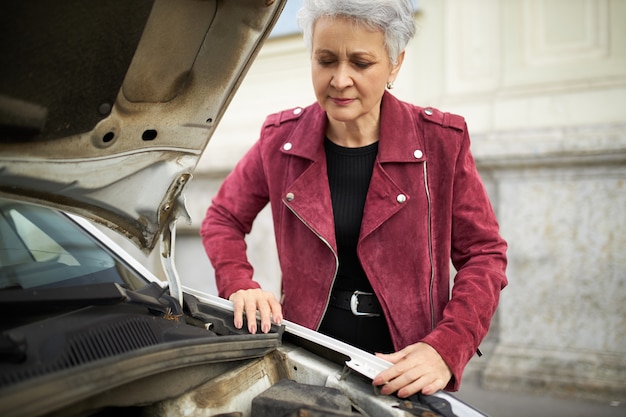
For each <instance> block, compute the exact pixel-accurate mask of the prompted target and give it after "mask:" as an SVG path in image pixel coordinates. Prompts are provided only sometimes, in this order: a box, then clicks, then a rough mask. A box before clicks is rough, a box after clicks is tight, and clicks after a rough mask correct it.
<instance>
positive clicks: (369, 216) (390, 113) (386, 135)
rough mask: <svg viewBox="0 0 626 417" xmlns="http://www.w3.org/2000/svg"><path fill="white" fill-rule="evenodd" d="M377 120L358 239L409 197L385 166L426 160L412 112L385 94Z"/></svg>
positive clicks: (381, 222) (381, 221)
mask: <svg viewBox="0 0 626 417" xmlns="http://www.w3.org/2000/svg"><path fill="white" fill-rule="evenodd" d="M380 117H381V123H380V125H381V130H380V137H379V145H378V158H377V163H376V164H375V165H374V170H373V172H372V179H371V181H370V188H369V190H368V193H367V199H366V201H365V210H364V212H363V221H362V222H361V235H360V238H359V240H363V239H364V238H365V237H367V236H368V235H369V234H371V233H372V232H373V231H374V230H376V229H377V228H378V227H379V226H380V225H382V224H383V223H385V222H386V221H387V220H388V219H389V218H390V217H391V216H393V215H394V214H395V213H397V212H398V211H399V210H402V208H403V207H405V206H406V205H407V202H408V200H409V199H410V198H411V195H410V194H409V192H408V191H407V190H405V189H403V188H401V187H400V186H399V185H398V184H399V183H402V182H403V181H394V179H393V178H392V177H391V176H390V175H389V173H388V172H387V171H386V170H385V165H386V164H405V163H409V164H414V163H423V162H424V160H425V159H426V156H425V153H424V146H423V143H424V141H423V138H422V136H421V134H420V132H419V129H418V126H417V121H416V119H415V115H414V113H413V112H411V111H410V109H408V108H407V107H405V106H402V105H401V104H400V102H399V101H398V100H397V99H396V98H395V97H393V96H392V95H391V94H389V93H388V92H385V95H384V96H383V101H382V106H381V116H380ZM403 172H404V173H406V172H407V171H403ZM398 180H401V179H398Z"/></svg>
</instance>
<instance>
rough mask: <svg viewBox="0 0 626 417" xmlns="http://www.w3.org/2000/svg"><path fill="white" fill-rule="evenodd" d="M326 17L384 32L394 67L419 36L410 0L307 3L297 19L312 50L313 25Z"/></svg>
mask: <svg viewBox="0 0 626 417" xmlns="http://www.w3.org/2000/svg"><path fill="white" fill-rule="evenodd" d="M323 16H329V17H346V18H349V19H352V20H353V21H354V22H355V23H356V24H360V25H364V26H365V27H367V28H370V29H374V30H380V31H382V32H383V34H384V35H385V47H386V48H387V53H388V54H389V59H390V60H391V62H392V63H393V64H396V63H397V58H398V55H399V54H400V52H402V51H403V50H404V48H405V47H406V45H407V43H408V42H409V40H411V38H412V37H413V36H414V35H415V21H414V20H413V6H412V4H411V1H410V0H304V3H303V4H302V8H301V9H300V10H299V11H298V17H297V18H298V25H299V26H300V29H301V30H302V35H303V37H304V42H305V43H306V45H307V47H308V48H309V51H311V50H312V49H313V25H315V22H316V21H317V19H319V18H320V17H323Z"/></svg>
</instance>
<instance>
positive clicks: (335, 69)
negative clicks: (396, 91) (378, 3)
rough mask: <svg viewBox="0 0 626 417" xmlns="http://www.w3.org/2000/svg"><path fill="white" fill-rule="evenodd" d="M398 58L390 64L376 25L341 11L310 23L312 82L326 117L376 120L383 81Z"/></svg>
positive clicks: (390, 77)
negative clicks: (362, 23) (359, 22)
mask: <svg viewBox="0 0 626 417" xmlns="http://www.w3.org/2000/svg"><path fill="white" fill-rule="evenodd" d="M402 58H403V54H401V55H400V56H399V57H398V64H397V65H395V66H394V65H393V64H392V63H391V61H390V60H389V55H388V53H387V50H386V48H385V44H384V35H383V33H382V32H381V31H371V30H368V29H366V28H364V27H361V26H359V25H355V24H354V23H353V22H352V21H351V20H348V19H346V18H341V17H337V18H331V17H322V18H320V19H318V20H317V22H316V23H315V26H314V27H313V49H312V63H311V68H312V78H313V88H314V90H315V96H316V97H317V101H318V102H319V104H320V105H321V106H322V108H323V109H324V110H325V111H326V113H327V115H328V117H329V119H330V121H331V123H332V122H333V121H338V122H343V123H361V122H362V121H370V122H372V121H373V122H377V121H378V117H379V114H380V101H381V99H382V96H383V93H384V91H385V88H386V85H387V83H388V82H392V81H393V80H395V78H396V75H397V72H398V70H399V69H400V65H401V63H402Z"/></svg>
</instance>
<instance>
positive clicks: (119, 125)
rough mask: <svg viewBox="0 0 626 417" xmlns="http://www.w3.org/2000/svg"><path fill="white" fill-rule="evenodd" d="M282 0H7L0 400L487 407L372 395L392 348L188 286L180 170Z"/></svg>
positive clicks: (152, 409) (75, 410) (23, 410)
mask: <svg viewBox="0 0 626 417" xmlns="http://www.w3.org/2000/svg"><path fill="white" fill-rule="evenodd" d="M284 4H285V0H280V1H272V0H230V1H218V0H213V1H211V0H206V1H200V0H179V1H173V0H155V1H148V0H141V1H139V0H136V1H131V0H116V1H103V2H80V1H55V2H37V1H15V2H3V3H2V5H0V39H2V40H1V41H0V48H1V49H0V67H1V68H2V70H1V71H2V73H1V76H0V306H1V307H2V314H1V318H0V323H1V328H0V415H2V416H5V417H6V416H29V417H31V416H44V415H49V416H61V415H62V416H104V415H111V414H116V415H150V416H205V417H206V416H218V415H219V416H259V417H261V416H273V417H277V416H279V417H282V416H302V415H307V416H311V417H314V416H371V417H377V416H413V415H420V416H421V415H423V416H453V415H456V416H483V415H484V414H482V413H480V412H479V411H477V410H474V409H473V408H472V407H470V406H468V405H467V404H464V403H463V402H461V401H459V400H457V399H456V398H455V397H454V396H452V395H449V394H447V393H444V392H440V393H438V394H436V395H434V396H421V395H417V396H414V397H413V398H411V399H410V400H402V399H399V398H397V397H394V396H383V395H379V394H377V393H376V391H375V389H374V388H373V387H372V385H371V379H372V378H373V377H374V376H375V375H376V374H377V373H378V372H380V371H381V370H383V369H385V368H386V367H388V366H389V363H387V362H385V361H382V360H380V359H378V358H376V357H375V356H373V355H371V354H368V353H366V352H363V351H361V350H359V349H356V348H354V347H352V346H349V345H346V344H344V343H341V342H338V341H336V340H334V339H332V338H329V337H326V336H323V335H321V334H318V333H316V332H314V331H311V330H308V329H305V328H303V327H301V326H298V325H296V324H293V323H289V322H286V323H284V324H283V325H282V326H273V327H272V329H271V331H270V332H269V333H268V334H255V335H251V334H248V333H247V331H246V330H238V329H236V328H234V326H233V325H232V321H233V320H232V306H231V304H230V303H229V302H228V301H226V300H222V299H219V298H217V297H215V296H212V295H210V294H205V293H202V292H199V291H197V290H194V289H193V288H187V287H185V286H184V285H182V284H184V282H185V277H179V276H178V273H177V272H176V267H175V263H174V262H173V256H172V255H173V250H174V244H175V230H176V222H177V220H178V219H179V218H180V217H186V216H187V214H186V210H185V207H184V190H185V186H186V185H187V184H188V182H189V181H190V180H191V179H192V174H193V170H194V167H195V165H196V163H197V161H198V159H199V157H200V155H201V154H202V152H203V150H204V148H205V147H206V144H207V143H208V141H209V139H210V137H211V135H212V133H213V131H214V129H215V127H216V125H217V124H218V122H219V120H220V118H221V117H222V115H223V113H224V111H225V110H226V107H227V105H228V103H229V102H230V99H231V98H232V96H233V94H234V93H235V91H236V89H237V87H238V85H239V83H240V82H241V80H242V78H243V77H244V75H245V73H246V70H247V68H248V67H249V66H250V64H251V62H252V61H253V59H254V56H255V55H256V53H257V51H258V50H259V48H260V47H261V45H262V44H263V41H264V40H265V38H266V37H267V35H268V34H269V32H270V30H271V28H272V27H273V25H274V23H275V22H276V20H277V18H278V16H279V14H280V12H281V10H282V8H283V7H284ZM94 223H99V224H102V225H105V226H108V227H110V228H111V229H113V230H115V231H117V232H119V233H120V234H122V235H124V236H125V237H126V238H128V239H130V240H131V241H132V242H133V243H134V244H135V245H137V246H138V247H139V248H141V249H142V250H143V251H144V252H145V253H150V252H152V251H154V250H158V251H159V253H160V256H161V260H162V265H163V270H164V275H165V276H167V282H166V283H164V282H162V281H161V280H159V279H157V278H156V277H154V276H153V274H152V273H150V271H148V269H146V268H145V267H144V266H143V265H141V263H140V262H139V261H138V260H137V259H135V258H133V257H132V256H130V255H129V254H128V253H127V252H126V251H124V250H123V249H122V248H120V247H119V246H118V245H117V244H116V243H114V242H113V241H112V240H111V239H110V238H109V237H107V235H105V234H103V233H102V231H101V230H100V229H99V228H98V227H96V226H95V225H94ZM181 283H182V284H181ZM243 328H244V329H245V328H246V326H244V327H243Z"/></svg>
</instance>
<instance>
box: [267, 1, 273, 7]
mask: <svg viewBox="0 0 626 417" xmlns="http://www.w3.org/2000/svg"><path fill="white" fill-rule="evenodd" d="M274 1H275V0H265V6H266V7H270V6H271V5H272V4H274Z"/></svg>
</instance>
